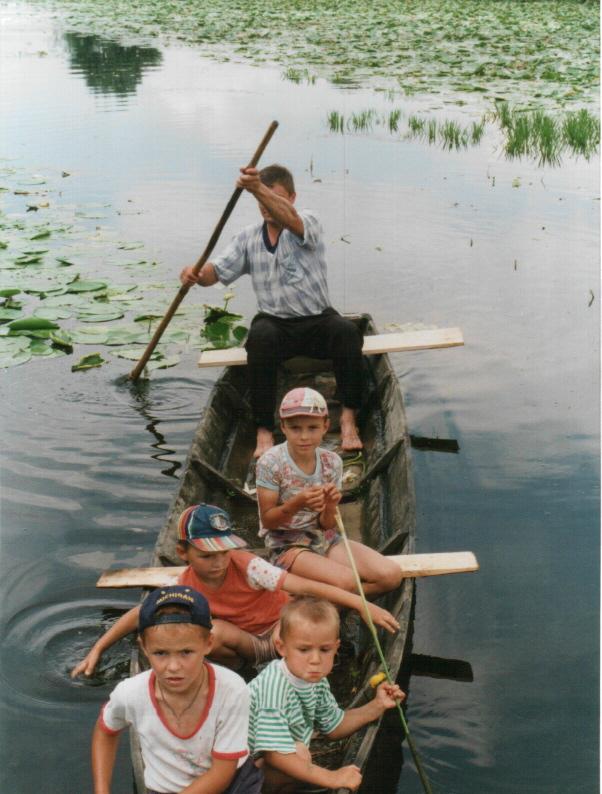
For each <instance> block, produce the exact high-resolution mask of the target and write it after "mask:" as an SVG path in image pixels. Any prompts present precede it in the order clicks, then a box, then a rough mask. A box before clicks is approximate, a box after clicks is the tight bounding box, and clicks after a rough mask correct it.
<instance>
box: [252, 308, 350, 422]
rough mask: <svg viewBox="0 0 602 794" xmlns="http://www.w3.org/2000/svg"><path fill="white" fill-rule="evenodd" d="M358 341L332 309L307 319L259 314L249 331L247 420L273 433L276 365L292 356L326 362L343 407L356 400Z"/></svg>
mask: <svg viewBox="0 0 602 794" xmlns="http://www.w3.org/2000/svg"><path fill="white" fill-rule="evenodd" d="M362 344H363V336H362V333H361V331H360V330H359V328H358V327H357V326H356V325H355V323H353V322H352V321H351V320H348V319H346V318H345V317H341V315H340V314H339V313H338V312H337V311H335V309H332V308H328V309H325V310H324V311H323V312H322V314H318V315H313V316H311V317H290V318H288V317H287V318H282V317H274V316H272V315H271V314H265V313H264V312H260V313H259V314H257V315H255V317H254V318H253V321H252V323H251V327H250V329H249V336H248V338H247V341H246V344H245V347H246V349H247V371H248V376H249V386H250V391H251V407H252V410H253V418H254V420H255V423H256V425H257V426H258V427H265V428H267V429H268V430H273V429H274V412H275V410H276V382H277V373H278V365H279V364H281V363H282V362H283V361H286V359H287V358H293V357H294V356H310V357H311V358H322V359H324V358H329V359H332V362H333V368H334V374H335V377H336V381H337V388H338V391H339V394H340V396H341V399H342V402H343V405H344V406H345V407H346V408H359V407H360V405H361V400H362Z"/></svg>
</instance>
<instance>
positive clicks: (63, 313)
mask: <svg viewBox="0 0 602 794" xmlns="http://www.w3.org/2000/svg"><path fill="white" fill-rule="evenodd" d="M34 316H35V317H43V318H44V319H45V320H68V319H69V318H70V317H71V316H72V312H70V311H69V309H61V308H60V307H57V308H53V307H52V306H38V308H37V309H35V311H34Z"/></svg>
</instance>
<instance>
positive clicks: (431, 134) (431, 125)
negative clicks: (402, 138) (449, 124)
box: [426, 119, 437, 144]
mask: <svg viewBox="0 0 602 794" xmlns="http://www.w3.org/2000/svg"><path fill="white" fill-rule="evenodd" d="M426 136H427V140H428V142H429V143H430V144H433V143H435V141H436V140H437V119H429V122H428V125H427V130H426Z"/></svg>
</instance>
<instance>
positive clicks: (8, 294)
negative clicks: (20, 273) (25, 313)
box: [0, 287, 21, 298]
mask: <svg viewBox="0 0 602 794" xmlns="http://www.w3.org/2000/svg"><path fill="white" fill-rule="evenodd" d="M20 292H21V290H20V289H16V288H15V287H9V288H7V289H0V298H12V297H14V296H15V295H18V294H19V293H20Z"/></svg>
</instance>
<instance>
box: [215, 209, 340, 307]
mask: <svg viewBox="0 0 602 794" xmlns="http://www.w3.org/2000/svg"><path fill="white" fill-rule="evenodd" d="M299 215H300V217H301V219H302V221H303V229H304V234H303V239H301V238H300V237H297V235H296V234H293V232H291V231H290V230H289V229H283V230H282V232H281V233H280V237H279V239H278V245H277V246H276V250H275V251H274V252H273V253H271V252H270V251H268V249H267V248H266V245H265V242H264V238H263V224H262V223H257V224H254V225H253V226H247V227H245V228H244V229H243V230H242V231H241V232H240V233H239V234H237V235H236V237H234V238H233V239H232V241H231V242H230V244H229V245H228V246H227V248H226V249H225V250H224V251H223V252H222V253H221V254H220V256H218V257H216V258H215V259H213V260H212V262H213V266H214V268H215V272H216V274H217V277H218V279H219V280H220V281H221V283H222V284H231V283H232V282H233V281H235V280H236V279H237V278H239V277H240V276H242V275H244V274H245V273H248V274H249V275H250V276H251V279H252V281H253V289H254V290H255V295H256V297H257V305H258V307H259V311H261V312H266V313H267V314H271V315H273V316H275V317H309V316H312V315H316V314H321V313H322V312H323V311H324V309H326V308H327V307H328V306H330V298H329V297H328V285H327V279H326V256H325V248H324V242H323V240H322V227H321V225H320V222H319V221H318V219H317V218H316V216H315V215H314V214H313V213H312V212H311V211H309V210H302V211H301V212H299Z"/></svg>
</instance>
